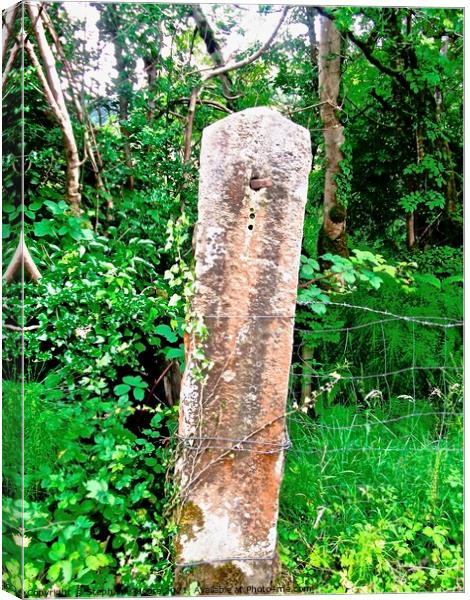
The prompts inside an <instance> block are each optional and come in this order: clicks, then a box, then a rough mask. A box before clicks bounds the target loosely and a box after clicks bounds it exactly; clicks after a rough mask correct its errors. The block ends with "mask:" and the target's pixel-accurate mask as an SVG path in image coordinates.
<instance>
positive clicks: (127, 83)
mask: <svg viewBox="0 0 470 600" xmlns="http://www.w3.org/2000/svg"><path fill="white" fill-rule="evenodd" d="M114 55H115V58H116V68H117V71H118V74H119V80H120V87H121V89H120V90H119V124H120V128H121V133H122V136H123V138H124V144H123V145H124V159H125V162H126V166H127V168H128V170H129V175H128V177H127V184H126V185H127V187H128V189H130V190H133V189H134V174H133V172H132V171H133V168H134V165H133V162H132V152H131V144H130V140H129V137H130V132H129V129H128V126H127V121H128V118H129V88H131V87H132V83H131V80H130V77H129V74H128V73H127V67H126V63H125V60H124V48H123V47H122V45H121V42H120V40H119V38H118V37H116V39H115V40H114Z"/></svg>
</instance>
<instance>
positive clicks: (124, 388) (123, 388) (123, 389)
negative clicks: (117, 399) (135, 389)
mask: <svg viewBox="0 0 470 600" xmlns="http://www.w3.org/2000/svg"><path fill="white" fill-rule="evenodd" d="M130 389H131V388H130V386H129V385H126V384H125V383H120V384H119V385H116V386H115V388H114V393H115V394H116V396H124V394H127V393H128V392H129V391H130Z"/></svg>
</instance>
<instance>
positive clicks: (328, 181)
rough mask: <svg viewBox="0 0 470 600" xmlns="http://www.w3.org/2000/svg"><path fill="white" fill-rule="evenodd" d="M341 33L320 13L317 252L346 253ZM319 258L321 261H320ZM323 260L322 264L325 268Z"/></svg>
mask: <svg viewBox="0 0 470 600" xmlns="http://www.w3.org/2000/svg"><path fill="white" fill-rule="evenodd" d="M340 52H341V36H340V34H339V31H338V29H337V28H336V26H335V24H334V23H333V21H332V20H331V19H329V18H327V17H325V16H322V17H321V29H320V47H319V57H318V58H319V65H318V71H319V72H318V83H319V88H320V102H321V106H320V116H321V120H322V123H323V135H324V141H325V158H326V172H325V187H324V196H323V227H322V231H321V232H320V236H319V240H318V251H319V255H322V254H325V253H327V252H329V253H332V254H338V255H340V256H349V252H348V248H347V242H346V209H345V208H344V206H342V205H341V204H340V203H339V202H338V198H337V191H338V189H337V184H336V181H335V178H336V176H337V175H338V173H339V172H340V162H341V161H342V160H343V154H342V152H341V146H342V144H343V142H344V134H343V126H342V125H341V122H340V120H339V118H338V94H339V85H340V78H341V62H340ZM320 262H321V261H320ZM328 266H329V265H328V264H327V263H325V262H323V264H322V268H323V269H325V268H328Z"/></svg>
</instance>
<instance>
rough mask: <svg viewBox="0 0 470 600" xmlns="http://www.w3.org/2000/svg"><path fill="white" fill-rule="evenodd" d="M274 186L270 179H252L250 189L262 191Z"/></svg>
mask: <svg viewBox="0 0 470 600" xmlns="http://www.w3.org/2000/svg"><path fill="white" fill-rule="evenodd" d="M272 185H273V182H272V179H271V178H270V177H252V178H251V180H250V187H251V189H252V190H261V189H262V188H268V187H271V186H272Z"/></svg>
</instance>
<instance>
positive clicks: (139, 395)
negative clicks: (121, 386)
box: [134, 387, 145, 400]
mask: <svg viewBox="0 0 470 600" xmlns="http://www.w3.org/2000/svg"><path fill="white" fill-rule="evenodd" d="M134 398H135V399H136V400H143V399H144V398H145V391H144V390H143V389H142V388H138V387H136V388H134Z"/></svg>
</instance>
